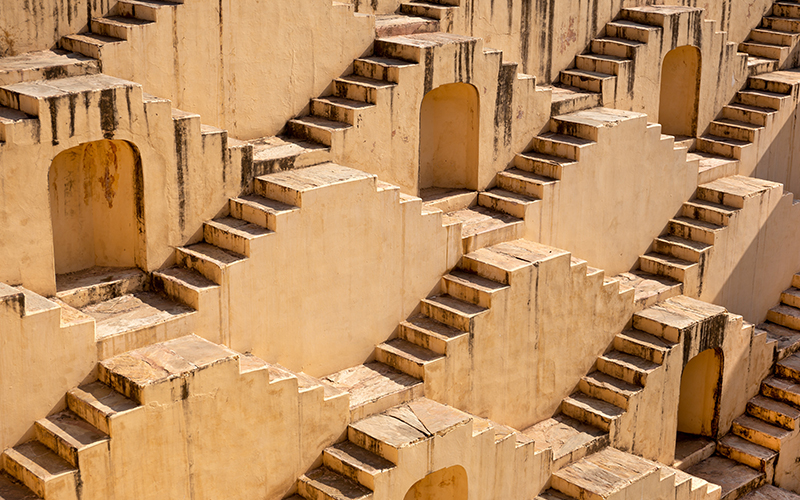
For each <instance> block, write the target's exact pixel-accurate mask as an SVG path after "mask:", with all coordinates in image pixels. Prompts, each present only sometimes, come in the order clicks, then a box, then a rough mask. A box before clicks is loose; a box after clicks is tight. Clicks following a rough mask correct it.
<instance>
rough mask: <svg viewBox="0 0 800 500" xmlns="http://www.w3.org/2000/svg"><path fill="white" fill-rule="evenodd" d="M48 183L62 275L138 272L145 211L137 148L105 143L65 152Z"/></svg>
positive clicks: (55, 250) (55, 247)
mask: <svg viewBox="0 0 800 500" xmlns="http://www.w3.org/2000/svg"><path fill="white" fill-rule="evenodd" d="M48 183H49V186H50V215H51V221H52V226H53V253H54V258H55V270H56V274H65V273H70V272H74V271H80V270H83V269H88V268H91V267H95V266H108V267H134V266H136V264H137V255H138V250H139V235H140V233H141V232H143V228H142V227H141V226H142V214H141V212H142V210H143V209H142V200H141V196H142V193H141V192H140V191H141V188H137V185H138V186H141V161H140V157H139V153H138V151H137V150H136V148H135V147H134V146H132V145H131V144H129V143H127V142H125V141H112V140H103V141H96V142H89V143H85V144H81V145H80V146H76V147H74V148H71V149H68V150H66V151H63V152H61V153H59V154H58V156H56V157H55V158H54V159H53V163H52V164H51V166H50V172H49V179H48ZM137 200H138V201H137Z"/></svg>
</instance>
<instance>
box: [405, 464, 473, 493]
mask: <svg viewBox="0 0 800 500" xmlns="http://www.w3.org/2000/svg"><path fill="white" fill-rule="evenodd" d="M404 500H467V471H466V470H465V469H464V468H463V467H461V466H460V465H455V466H453V467H447V468H445V469H440V470H438V471H436V472H432V473H430V474H428V475H427V476H425V477H424V478H422V479H421V480H419V481H417V482H416V483H415V484H414V486H412V487H411V489H409V490H408V493H406V496H405V497H404Z"/></svg>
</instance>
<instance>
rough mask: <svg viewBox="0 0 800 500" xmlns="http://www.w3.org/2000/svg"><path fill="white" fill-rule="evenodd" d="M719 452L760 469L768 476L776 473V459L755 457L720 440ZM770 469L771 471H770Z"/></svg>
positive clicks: (718, 444)
mask: <svg viewBox="0 0 800 500" xmlns="http://www.w3.org/2000/svg"><path fill="white" fill-rule="evenodd" d="M717 452H718V453H719V454H720V455H722V456H723V457H727V458H730V459H731V460H735V461H737V462H739V463H740V464H744V465H746V466H748V467H751V468H753V469H756V470H759V471H761V472H766V473H767V475H768V476H770V477H771V476H772V475H774V472H775V459H772V460H762V459H760V458H758V457H754V456H752V455H749V454H747V453H745V452H743V451H741V450H737V449H736V448H732V447H730V446H727V445H725V444H724V443H722V442H720V443H717ZM768 471H769V472H768Z"/></svg>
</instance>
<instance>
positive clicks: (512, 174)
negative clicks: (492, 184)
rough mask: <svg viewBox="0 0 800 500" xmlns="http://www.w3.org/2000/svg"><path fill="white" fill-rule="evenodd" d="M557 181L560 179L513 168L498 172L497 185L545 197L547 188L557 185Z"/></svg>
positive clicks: (532, 195)
mask: <svg viewBox="0 0 800 500" xmlns="http://www.w3.org/2000/svg"><path fill="white" fill-rule="evenodd" d="M517 156H520V155H517ZM557 182H558V180H557V179H555V178H553V177H545V176H543V175H539V174H535V173H532V172H526V171H525V170H520V169H518V168H512V169H510V170H505V171H503V172H500V173H498V174H497V185H498V186H499V187H500V188H501V189H504V190H506V191H511V192H513V193H519V194H523V195H526V196H530V197H531V198H533V199H542V198H544V197H545V190H547V189H548V188H550V187H552V186H555V184H556V183H557Z"/></svg>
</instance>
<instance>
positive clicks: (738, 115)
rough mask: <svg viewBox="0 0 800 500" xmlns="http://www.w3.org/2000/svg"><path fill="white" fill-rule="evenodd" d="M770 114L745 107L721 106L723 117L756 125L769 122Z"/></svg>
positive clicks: (761, 125)
mask: <svg viewBox="0 0 800 500" xmlns="http://www.w3.org/2000/svg"><path fill="white" fill-rule="evenodd" d="M770 116H771V115H770V114H768V113H762V112H758V111H750V110H747V109H741V108H736V107H731V106H725V107H724V108H722V117H723V118H727V119H729V120H736V121H740V122H745V123H752V124H753V125H758V126H760V127H764V126H766V125H767V124H768V123H769V120H770Z"/></svg>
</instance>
